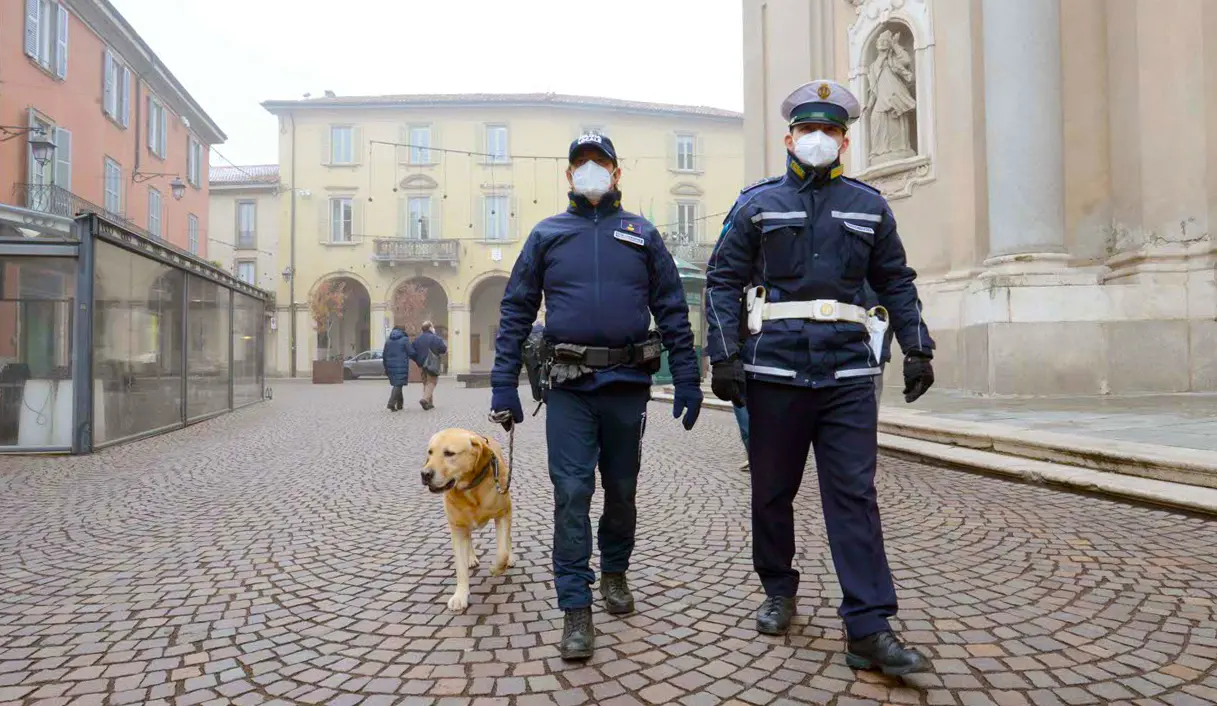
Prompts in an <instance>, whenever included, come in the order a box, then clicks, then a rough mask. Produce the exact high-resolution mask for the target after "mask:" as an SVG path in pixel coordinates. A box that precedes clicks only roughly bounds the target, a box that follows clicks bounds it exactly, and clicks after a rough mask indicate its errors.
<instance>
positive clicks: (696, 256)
mask: <svg viewBox="0 0 1217 706" xmlns="http://www.w3.org/2000/svg"><path fill="white" fill-rule="evenodd" d="M668 252H670V253H672V257H678V258H680V259H681V260H686V261H688V262H691V263H693V264H694V265H697V266H699V267H700V266H704V265H705V264H706V263H707V262H709V261H710V254H711V253H713V252H714V245H713V244H711V243H682V244H676V243H668Z"/></svg>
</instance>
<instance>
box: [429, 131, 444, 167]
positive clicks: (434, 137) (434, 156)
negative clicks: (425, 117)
mask: <svg viewBox="0 0 1217 706" xmlns="http://www.w3.org/2000/svg"><path fill="white" fill-rule="evenodd" d="M427 129H428V130H430V132H431V147H432V149H431V152H430V154H431V160H430V161H431V164H439V161H440V160H441V159H443V158H444V155H443V153H442V152H436V151H435V148H438V147H441V146H442V145H440V129H439V123H431V124H430V125H429V126H428V128H427Z"/></svg>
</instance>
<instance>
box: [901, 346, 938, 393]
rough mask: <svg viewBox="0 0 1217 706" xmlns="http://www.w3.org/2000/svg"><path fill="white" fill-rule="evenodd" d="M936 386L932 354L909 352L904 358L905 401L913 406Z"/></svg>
mask: <svg viewBox="0 0 1217 706" xmlns="http://www.w3.org/2000/svg"><path fill="white" fill-rule="evenodd" d="M933 384H934V366H932V365H930V354H929V353H925V352H923V351H909V352H908V353H907V354H906V355H905V356H904V401H905V402H908V403H910V404H912V403H913V402H914V401H915V400H916V399H917V398H918V397H921V396H922V395H924V394H925V391H926V390H928V389H930V386H931V385H933Z"/></svg>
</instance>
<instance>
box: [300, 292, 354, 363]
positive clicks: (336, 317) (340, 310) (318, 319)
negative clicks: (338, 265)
mask: <svg viewBox="0 0 1217 706" xmlns="http://www.w3.org/2000/svg"><path fill="white" fill-rule="evenodd" d="M347 296H348V292H347V285H346V282H343V281H340V280H327V281H325V282H322V283H321V284H319V285H317V288H316V289H314V290H313V294H312V296H311V297H310V298H309V302H308V308H309V312H310V313H311V314H312V316H313V323H315V324H317V330H318V331H325V348H326V355H325V356H322V355H321V351H317V359H318V360H328V359H329V357H330V353H331V351H332V350H333V347H334V344H333V339H332V337H331V335H332V334H333V331H334V324H335V323H337V322H339V321H341V320H342V317H343V315H344V314H345V313H346V303H347Z"/></svg>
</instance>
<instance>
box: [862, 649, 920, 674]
mask: <svg viewBox="0 0 1217 706" xmlns="http://www.w3.org/2000/svg"><path fill="white" fill-rule="evenodd" d="M845 664H846V666H848V667H849V668H850V669H863V670H876V671H879V672H882V673H883V674H884V675H885V676H889V677H903V676H905V675H908V674H919V673H921V672H929V671H932V670H933V667H932V666H931V665H929V664H926V665H923V666H920V667H918V666H916V665H910V666H907V667H880V666H876V665H875V663H874V661H872V660H869V659H867V658H865V657H859V656H858V655H855V654H850V653H848V652H847V653H845Z"/></svg>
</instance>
